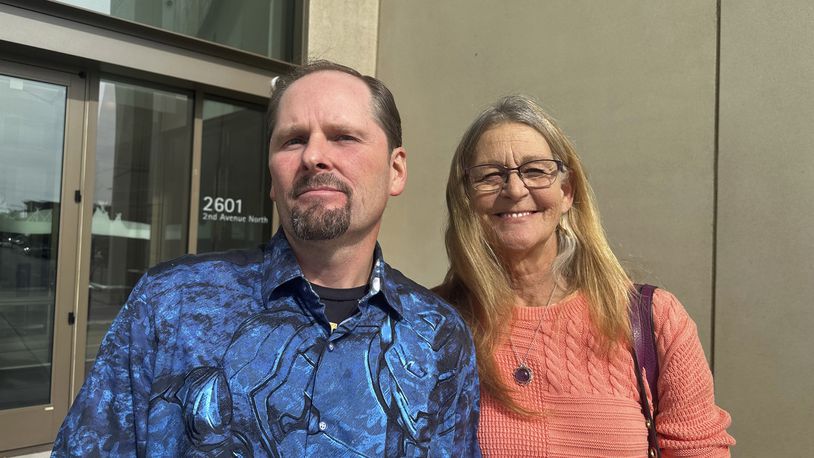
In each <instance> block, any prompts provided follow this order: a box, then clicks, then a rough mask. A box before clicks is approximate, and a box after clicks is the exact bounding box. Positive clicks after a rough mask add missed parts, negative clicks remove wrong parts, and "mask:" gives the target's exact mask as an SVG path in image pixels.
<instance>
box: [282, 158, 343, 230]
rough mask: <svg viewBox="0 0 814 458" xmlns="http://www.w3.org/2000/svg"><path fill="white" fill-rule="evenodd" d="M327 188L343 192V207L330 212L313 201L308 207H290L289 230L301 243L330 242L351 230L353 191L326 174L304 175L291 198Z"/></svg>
mask: <svg viewBox="0 0 814 458" xmlns="http://www.w3.org/2000/svg"><path fill="white" fill-rule="evenodd" d="M320 186H330V187H331V188H334V189H336V190H338V191H341V192H342V193H344V194H345V195H346V196H347V197H346V199H345V205H344V206H343V207H341V208H334V209H331V210H327V209H325V208H324V207H323V206H322V204H320V203H319V202H316V203H314V204H312V205H311V206H309V207H307V208H297V207H292V208H291V229H292V230H293V231H294V235H295V236H296V237H297V238H299V239H301V240H333V239H335V238H337V237H340V236H341V235H342V234H344V233H345V232H347V230H348V227H350V206H351V205H350V204H351V198H352V192H351V190H350V187H348V185H346V184H345V183H343V182H342V181H340V180H339V179H338V178H336V177H335V176H334V175H331V174H328V173H320V174H317V175H307V176H303V177H302V178H300V179H299V180H297V182H296V183H295V184H294V188H293V189H292V190H291V193H290V197H291V199H292V200H294V199H296V197H297V196H299V195H300V194H302V193H303V192H306V191H307V190H309V189H311V188H316V187H320Z"/></svg>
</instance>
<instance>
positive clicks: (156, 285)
mask: <svg viewBox="0 0 814 458" xmlns="http://www.w3.org/2000/svg"><path fill="white" fill-rule="evenodd" d="M268 119H269V131H270V152H269V169H270V172H271V177H272V186H271V198H272V199H273V200H274V201H275V202H276V204H277V209H278V212H279V215H280V219H281V223H282V224H281V225H282V228H281V230H280V231H278V233H277V234H276V235H275V236H274V238H273V239H272V241H271V242H270V243H269V244H268V245H266V246H265V247H263V248H262V249H257V250H253V251H233V252H227V253H218V254H210V255H201V256H186V257H183V258H180V259H178V260H175V261H171V262H169V263H165V264H163V265H159V266H157V267H154V268H153V269H151V270H150V271H149V272H148V273H147V274H146V275H145V276H144V277H143V278H142V279H141V280H140V281H139V283H138V284H137V285H136V287H135V289H134V290H133V292H132V294H131V296H130V298H129V300H128V301H127V304H126V305H125V306H124V308H123V309H122V311H121V313H120V315H119V317H118V318H117V319H116V320H115V322H114V323H113V324H112V326H111V328H110V331H109V333H108V335H107V336H106V337H105V340H104V342H103V343H102V347H101V349H100V351H99V356H98V357H97V361H96V365H95V367H94V369H93V371H92V373H91V375H90V377H89V378H88V380H87V381H86V383H85V385H84V386H83V388H82V390H81V392H80V393H79V396H78V397H77V399H76V402H75V403H74V405H73V407H72V408H71V411H70V413H69V414H68V417H67V418H66V419H65V422H64V424H63V425H62V428H61V430H60V432H59V435H58V436H57V439H56V442H55V444H54V454H55V456H95V455H107V454H111V455H117V456H118V455H121V456H132V455H138V456H182V455H183V456H230V457H232V456H239V457H250V456H325V457H329V456H343V457H344V456H479V455H480V451H479V448H478V446H477V440H476V434H475V432H476V427H477V421H478V380H477V370H476V365H475V359H474V351H473V348H472V341H471V338H470V336H469V334H468V331H467V330H466V326H465V325H464V323H463V322H462V320H461V319H460V317H459V316H458V315H457V314H456V313H455V312H454V311H453V309H452V308H451V307H450V306H448V305H447V304H445V303H443V302H442V301H441V300H440V299H438V298H437V297H435V296H433V295H432V294H431V293H429V292H428V291H427V290H425V289H424V288H422V287H420V286H418V285H417V284H415V283H413V282H412V281H410V280H408V279H407V278H405V277H404V276H403V275H402V274H401V273H400V272H398V271H396V270H394V269H392V268H390V267H389V266H388V265H387V264H385V263H384V261H383V259H382V255H381V250H380V248H379V247H378V245H377V243H376V238H377V236H378V233H379V227H380V225H381V218H382V214H383V212H384V208H385V204H386V203H387V199H388V197H389V196H396V195H398V194H400V193H401V192H402V190H403V189H404V185H405V181H406V172H407V169H406V152H405V150H404V148H403V147H402V146H401V121H400V118H399V114H398V110H397V109H396V106H395V102H394V101H393V97H392V94H391V93H390V91H389V90H388V89H387V88H386V87H385V86H384V85H383V84H382V83H381V82H379V81H378V80H376V79H374V78H372V77H363V76H361V75H359V73H358V72H356V71H355V70H352V69H350V68H347V67H343V66H340V65H337V64H333V63H330V62H325V61H321V62H315V63H312V64H309V65H307V66H304V67H301V68H299V69H297V70H295V71H294V72H293V73H292V74H290V75H288V76H285V77H282V78H280V79H278V81H277V83H276V89H275V91H274V93H273V95H272V97H271V101H270V103H269V117H268Z"/></svg>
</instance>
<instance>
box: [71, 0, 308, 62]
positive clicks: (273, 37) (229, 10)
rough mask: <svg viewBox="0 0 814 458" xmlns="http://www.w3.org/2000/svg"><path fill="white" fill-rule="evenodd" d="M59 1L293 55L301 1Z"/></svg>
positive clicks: (225, 42)
mask: <svg viewBox="0 0 814 458" xmlns="http://www.w3.org/2000/svg"><path fill="white" fill-rule="evenodd" d="M59 3H65V4H68V5H73V6H77V7H80V8H85V9H88V10H92V11H96V12H97V13H101V14H105V15H108V16H114V17H117V18H120V19H125V20H128V21H133V22H138V23H140V24H145V25H149V26H153V27H157V28H159V29H164V30H168V31H170V32H176V33H180V34H182V35H188V36H191V37H196V38H200V39H202V40H206V41H211V42H214V43H220V44H223V45H226V46H231V47H233V48H237V49H241V50H244V51H249V52H252V53H255V54H260V55H262V56H268V57H272V58H275V59H280V60H285V61H288V62H291V61H292V60H293V54H294V21H295V0H229V1H224V0H59Z"/></svg>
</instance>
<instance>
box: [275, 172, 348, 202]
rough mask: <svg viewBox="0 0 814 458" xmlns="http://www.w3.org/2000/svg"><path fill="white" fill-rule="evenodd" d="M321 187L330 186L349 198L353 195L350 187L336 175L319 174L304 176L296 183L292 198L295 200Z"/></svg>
mask: <svg viewBox="0 0 814 458" xmlns="http://www.w3.org/2000/svg"><path fill="white" fill-rule="evenodd" d="M321 186H328V187H330V188H333V189H336V190H337V191H340V192H342V193H344V194H346V195H348V196H350V195H351V189H350V186H348V185H347V184H345V182H343V181H342V180H340V179H339V178H337V177H336V175H334V174H332V173H318V174H316V175H304V176H302V177H301V178H300V179H298V180H297V181H296V182H295V183H294V187H293V188H292V189H291V192H290V197H291V198H295V197H297V196H299V195H300V194H302V193H304V192H306V191H308V190H310V189H313V188H318V187H321Z"/></svg>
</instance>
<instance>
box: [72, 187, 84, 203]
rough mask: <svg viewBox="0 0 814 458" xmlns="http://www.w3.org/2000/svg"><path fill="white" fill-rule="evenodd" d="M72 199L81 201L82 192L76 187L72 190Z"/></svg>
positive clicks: (77, 201)
mask: <svg viewBox="0 0 814 458" xmlns="http://www.w3.org/2000/svg"><path fill="white" fill-rule="evenodd" d="M73 201H74V202H76V203H79V202H82V192H81V191H79V190H78V189H77V190H76V191H74V192H73Z"/></svg>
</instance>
